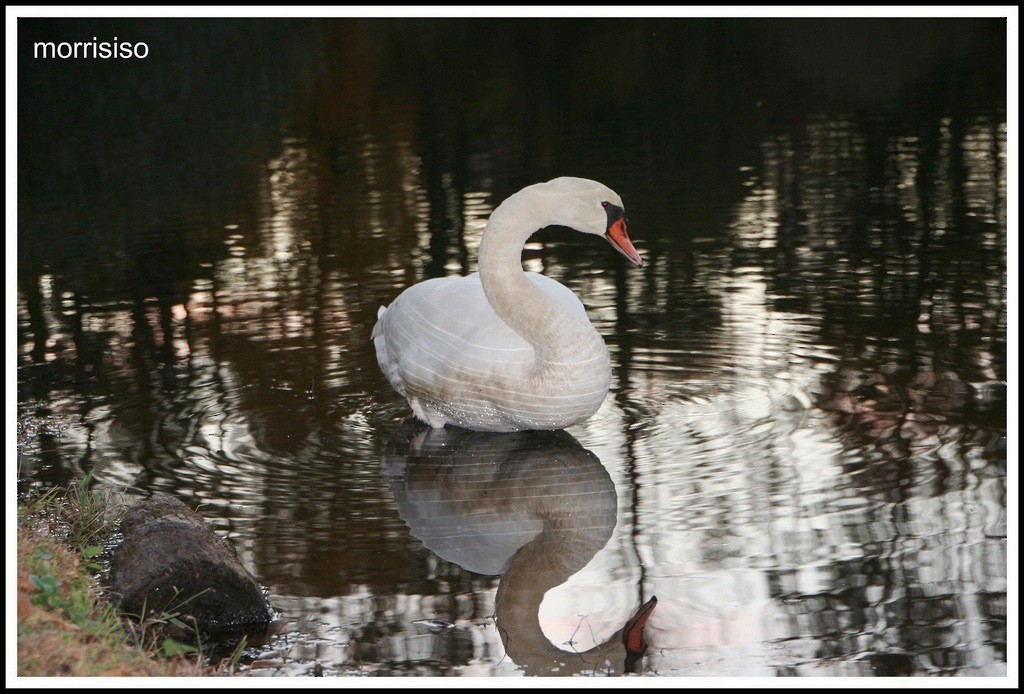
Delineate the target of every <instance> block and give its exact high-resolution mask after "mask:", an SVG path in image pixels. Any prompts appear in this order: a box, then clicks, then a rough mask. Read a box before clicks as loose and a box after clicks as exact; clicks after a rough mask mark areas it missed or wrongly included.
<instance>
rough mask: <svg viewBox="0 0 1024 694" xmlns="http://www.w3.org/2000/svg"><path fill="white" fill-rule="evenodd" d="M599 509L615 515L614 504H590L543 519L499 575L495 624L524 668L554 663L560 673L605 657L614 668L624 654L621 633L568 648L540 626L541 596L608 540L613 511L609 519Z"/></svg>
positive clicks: (596, 663) (580, 668)
mask: <svg viewBox="0 0 1024 694" xmlns="http://www.w3.org/2000/svg"><path fill="white" fill-rule="evenodd" d="M580 511H582V509H580ZM602 511H606V512H607V511H610V513H612V514H614V510H613V509H610V510H605V509H591V510H590V512H588V513H575V514H573V515H569V516H565V517H562V518H548V519H545V523H544V530H543V531H541V533H540V534H539V535H537V537H536V538H534V539H533V540H532V541H531V542H529V543H528V544H527V545H525V546H524V547H522V548H521V549H520V550H519V551H518V552H516V554H515V556H513V557H512V560H511V561H510V562H509V566H508V569H507V570H506V572H505V573H504V574H503V575H502V577H501V582H500V583H499V585H498V592H497V595H496V596H495V618H496V620H497V625H498V629H499V632H500V634H501V638H502V641H503V642H504V644H505V648H506V650H507V651H508V653H509V656H510V657H511V658H512V661H513V662H515V663H516V664H517V665H519V666H521V667H523V668H526V669H527V671H531V670H536V671H537V672H538V673H550V671H551V669H552V667H553V666H555V665H556V664H558V665H559V672H558V674H560V675H564V674H569V673H571V672H583V671H587V670H592V669H595V668H598V667H602V666H603V665H604V662H605V660H606V659H608V660H609V661H610V662H611V664H612V666H613V667H617V666H620V665H621V663H622V662H623V660H624V658H625V650H624V649H623V646H622V643H621V641H620V639H619V633H616V634H614V635H613V636H612V637H611V638H610V639H609V640H608V641H607V642H606V643H604V644H601V645H598V646H595V647H594V648H592V649H590V650H588V651H583V652H579V653H572V652H567V651H564V650H562V649H560V648H557V647H556V646H555V645H554V644H552V643H551V641H549V640H548V637H547V636H545V635H544V631H543V629H542V628H541V625H540V607H541V603H542V602H543V601H544V595H545V594H546V593H547V592H548V591H549V590H551V589H552V588H556V587H558V586H560V585H562V584H563V583H565V582H566V581H567V580H568V579H569V578H570V577H571V576H572V575H573V574H575V573H576V572H577V571H579V570H580V569H582V568H583V567H584V566H585V565H586V564H587V563H588V562H589V561H590V560H591V558H593V556H594V555H595V554H597V552H598V551H600V550H601V548H602V547H604V545H605V544H607V542H608V539H609V537H610V535H611V529H612V528H613V527H614V516H612V520H611V523H608V519H606V518H602V517H601V516H602V515H603V513H602ZM582 628H584V629H585V628H586V627H585V626H583V627H582Z"/></svg>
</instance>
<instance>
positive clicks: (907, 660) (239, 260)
mask: <svg viewBox="0 0 1024 694" xmlns="http://www.w3.org/2000/svg"><path fill="white" fill-rule="evenodd" d="M19 31H20V42H21V43H20V45H19V50H20V51H21V53H20V56H21V60H20V63H19V91H18V95H19V124H18V130H19V140H18V142H19V161H18V174H19V179H18V183H19V199H18V206H19V210H18V215H19V228H18V362H17V365H18V413H19V440H18V446H19V458H18V464H19V486H20V487H21V489H22V490H23V491H27V490H28V489H31V488H41V487H46V486H49V485H53V484H58V483H66V482H68V481H70V480H73V479H76V478H80V477H81V476H82V475H84V474H86V473H87V472H90V471H94V472H95V479H96V482H95V484H96V485H98V486H99V487H101V488H105V489H111V490H121V491H123V493H124V494H125V495H126V497H128V498H129V500H130V499H132V498H137V497H138V496H140V495H144V494H146V493H148V492H151V491H154V490H162V491H167V492H170V493H173V494H175V495H177V496H178V497H180V498H181V499H183V500H184V501H186V502H187V503H189V504H192V505H194V506H195V505H200V509H201V511H202V512H203V513H204V514H205V515H206V516H207V517H209V518H210V519H211V520H213V521H214V522H215V523H216V525H217V527H218V528H219V530H220V531H222V532H223V533H225V534H226V535H227V536H228V537H229V538H230V540H231V542H232V543H233V544H234V545H235V546H236V547H237V549H238V552H239V554H240V556H241V557H242V559H243V561H244V562H245V563H246V565H247V566H249V567H250V568H251V569H252V570H253V571H254V572H255V574H256V575H257V576H258V577H259V578H260V580H261V581H262V582H263V583H264V585H266V586H267V588H268V589H269V592H270V597H271V600H272V603H273V604H274V605H275V606H276V607H277V608H278V609H279V610H280V612H281V617H282V630H283V633H282V634H280V635H278V636H277V637H275V638H274V639H273V640H272V641H271V643H269V644H268V645H267V646H264V647H260V648H258V649H254V650H253V652H252V653H251V655H253V656H254V657H258V658H261V659H262V661H261V664H263V665H267V666H269V667H266V668H262V669H259V670H257V672H259V673H261V674H308V673H310V672H312V671H313V668H314V665H315V664H316V663H320V664H321V665H322V666H323V668H324V672H325V673H326V674H328V675H331V674H338V673H364V674H387V675H396V674H435V675H436V674H461V675H520V674H531V675H532V674H577V673H584V674H593V673H598V674H601V673H621V672H622V671H623V668H624V663H625V661H624V657H625V654H624V652H623V647H622V644H621V641H620V637H619V630H621V628H622V627H623V625H624V624H625V622H626V620H627V619H628V618H629V617H630V615H631V614H632V613H633V612H634V611H635V610H636V609H637V607H638V606H639V605H640V604H641V603H642V602H643V601H645V600H646V599H647V598H649V597H650V596H652V595H656V596H657V597H658V606H657V607H656V609H655V611H654V613H653V614H652V616H651V619H650V621H649V623H648V627H647V631H646V635H647V639H648V641H649V643H650V650H649V651H648V653H647V656H646V658H645V659H644V660H643V662H642V663H641V664H640V671H642V672H645V673H648V674H655V673H657V674H663V675H893V674H918V675H953V674H968V675H1000V674H1005V672H1006V583H1007V580H1006V576H1007V566H1006V562H1007V560H1006V547H1007V540H1006V378H1007V375H1006V372H1007V364H1006V229H1007V225H1006V118H1005V87H1004V85H1005V56H1006V46H1005V38H1004V31H1005V23H1004V22H1001V21H994V20H993V21H988V20H986V21H924V20H910V21H878V20H876V21H821V20H818V21H787V22H779V21H759V22H753V21H703V20H679V21H639V20H616V21H596V22H554V21H518V22H488V23H472V22H454V21H451V22H442V21H405V22H356V21H333V22H283V21H279V22H168V21H162V22H114V21H111V20H96V21H82V22H49V23H40V22H29V21H24V20H23V21H21V22H20V23H19ZM111 35H117V36H120V37H122V38H128V37H130V38H131V39H132V40H136V41H138V40H145V41H147V42H148V44H149V47H150V57H149V58H148V59H147V60H145V61H141V62H139V61H136V62H133V63H127V62H117V61H107V62H102V61H100V62H96V61H92V62H90V61H78V62H72V61H65V62H61V61H32V60H30V59H26V56H27V55H29V54H30V51H31V47H30V46H31V42H32V41H35V40H58V41H60V40H67V41H73V40H83V39H84V40H88V39H89V38H91V37H92V36H99V37H100V39H101V40H102V39H103V37H106V36H111ZM558 175H579V176H586V177H589V178H595V179H598V180H600V181H602V182H604V183H606V184H608V185H609V186H611V187H612V188H614V189H615V190H616V191H617V192H619V193H620V194H621V196H622V198H623V200H624V201H625V204H626V209H627V211H628V214H629V217H630V222H631V231H632V234H633V236H634V238H635V239H636V240H637V244H638V246H639V248H640V250H641V252H642V253H643V254H644V256H645V258H646V260H647V264H646V265H645V266H644V268H643V269H642V270H635V269H631V268H627V267H626V264H625V262H624V261H623V259H622V258H621V257H620V256H618V255H617V254H614V253H612V252H611V251H610V250H609V249H608V248H607V247H606V246H605V245H602V244H597V243H592V242H591V239H589V238H586V237H583V236H581V235H579V234H574V233H572V232H570V231H567V230H564V229H553V230H548V231H546V232H545V233H543V234H540V235H538V236H537V237H535V238H534V239H533V240H532V241H531V243H530V244H529V246H528V248H527V251H526V253H525V256H524V257H525V264H526V267H527V269H529V270H535V271H541V272H544V273H545V274H547V275H549V276H551V277H554V278H556V279H558V280H559V281H561V282H563V283H564V284H566V285H568V286H569V287H570V288H572V289H573V290H574V291H575V292H576V293H577V294H578V295H579V296H580V297H581V299H582V300H583V302H584V303H585V304H586V306H587V308H588V311H589V313H590V316H591V319H592V320H593V322H594V323H595V325H596V326H597V327H598V329H599V330H600V332H601V333H602V334H603V335H604V336H605V339H606V341H607V343H608V346H609V349H610V351H611V354H612V363H613V383H612V392H611V394H610V395H609V397H608V399H607V401H606V402H605V404H604V407H603V408H602V409H601V410H600V412H598V414H597V415H596V416H595V417H594V418H593V419H592V420H590V421H588V422H586V423H585V424H583V425H580V426H576V427H573V428H572V429H570V430H569V431H568V432H566V433H559V434H550V433H548V434H528V433H526V434H516V435H503V436H493V435H492V436H488V435H481V434H469V433H467V432H460V431H453V430H445V431H443V432H430V431H428V430H424V429H423V428H422V427H418V426H416V425H415V424H413V423H409V422H406V423H404V424H403V420H404V419H405V418H406V417H407V416H408V414H409V412H408V410H407V406H406V404H405V403H404V401H403V400H402V399H401V398H400V397H399V396H397V395H396V394H395V393H394V392H392V391H391V390H390V388H389V387H388V385H387V383H386V381H385V380H384V378H383V377H382V375H381V374H380V373H379V370H378V368H377V365H376V361H375V357H374V354H373V351H372V349H371V345H370V341H369V335H370V330H371V328H372V326H373V323H374V321H375V318H376V311H377V308H378V306H380V305H381V304H385V303H388V302H390V301H391V299H393V298H394V297H395V296H396V295H397V294H398V293H399V291H400V290H401V289H402V288H404V287H406V286H408V285H410V284H412V283H414V282H417V281H419V280H422V279H424V278H427V277H433V276H439V275H446V274H460V273H466V272H470V271H473V270H475V261H476V249H477V246H478V244H479V241H480V234H481V231H482V229H483V226H484V224H485V222H486V219H487V217H488V214H489V212H490V211H491V210H492V209H493V208H494V207H495V206H496V205H497V204H498V203H499V202H500V201H501V200H502V199H504V198H505V197H506V196H507V195H509V194H511V193H513V192H515V191H516V190H518V189H519V188H520V187H522V186H523V185H526V184H529V183H533V182H536V181H541V180H547V179H549V178H552V177H554V176H558ZM425 620H436V621H437V622H439V623H438V624H435V623H432V622H429V621H425ZM442 622H443V623H449V624H451V625H452V626H447V624H440V623H442ZM496 622H497V624H496Z"/></svg>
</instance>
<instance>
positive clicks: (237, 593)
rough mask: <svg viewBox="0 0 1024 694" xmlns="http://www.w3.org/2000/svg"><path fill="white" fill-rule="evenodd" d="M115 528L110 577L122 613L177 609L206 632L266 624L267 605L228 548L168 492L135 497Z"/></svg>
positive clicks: (268, 616) (255, 628) (248, 629)
mask: <svg viewBox="0 0 1024 694" xmlns="http://www.w3.org/2000/svg"><path fill="white" fill-rule="evenodd" d="M121 531H122V533H123V534H124V541H123V542H122V543H121V544H120V546H119V547H118V548H117V549H116V550H115V552H114V556H113V559H112V561H111V566H110V582H111V589H112V592H113V593H114V595H115V596H116V597H118V598H119V599H120V605H121V610H122V611H123V612H125V613H127V614H131V615H139V616H141V615H142V613H143V611H146V612H147V613H148V614H151V613H153V612H157V613H160V612H163V611H167V612H176V613H177V614H178V615H179V617H178V618H179V619H181V620H182V621H183V622H185V623H187V624H195V625H196V627H197V628H198V629H199V631H201V632H202V633H204V634H208V635H218V634H234V633H240V632H244V633H253V632H258V631H263V630H265V629H266V628H267V626H268V625H269V624H270V621H271V619H272V617H273V613H272V611H271V609H270V605H269V603H268V602H267V599H266V598H265V597H264V596H263V591H262V589H261V588H260V586H259V584H258V583H257V582H256V579H255V578H254V577H253V575H252V574H250V573H249V572H248V571H246V569H245V567H243V566H242V564H241V562H240V561H239V560H238V556H237V555H236V553H235V550H234V548H233V547H232V546H231V545H230V544H228V543H227V541H225V540H224V539H223V538H221V537H220V536H218V535H217V533H215V532H214V530H213V528H212V527H211V526H210V525H209V524H208V523H207V522H206V521H205V520H203V518H202V517H201V516H199V515H198V514H196V513H195V512H194V511H192V510H191V509H190V508H188V506H186V505H185V504H183V503H181V502H180V501H178V500H177V499H175V498H174V497H172V496H169V495H167V494H160V493H157V494H154V495H153V496H152V497H150V498H149V499H146V500H145V501H143V502H141V503H139V504H137V505H136V506H135V507H134V508H132V509H131V510H130V511H129V512H128V513H127V515H125V517H124V519H123V520H122V521H121Z"/></svg>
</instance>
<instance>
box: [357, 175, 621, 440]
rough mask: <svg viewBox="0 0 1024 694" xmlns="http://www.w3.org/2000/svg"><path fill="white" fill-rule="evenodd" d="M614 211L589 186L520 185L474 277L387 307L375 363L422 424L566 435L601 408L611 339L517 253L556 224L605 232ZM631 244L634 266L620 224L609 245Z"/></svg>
mask: <svg viewBox="0 0 1024 694" xmlns="http://www.w3.org/2000/svg"><path fill="white" fill-rule="evenodd" d="M609 204H611V205H612V208H613V209H617V210H619V211H620V212H621V201H620V200H619V197H618V196H617V195H616V194H615V193H614V192H612V191H611V190H610V189H608V188H606V187H605V186H603V185H601V184H600V183H597V182H596V181H588V180H586V179H575V178H559V179H555V180H553V181H549V182H547V183H540V184H537V185H533V186H529V187H527V188H524V189H523V190H521V191H519V192H518V193H516V194H515V195H513V196H511V197H510V198H508V199H507V200H506V201H505V202H503V203H502V204H501V205H499V206H498V208H497V209H496V210H495V211H494V213H493V214H492V215H491V218H490V220H489V221H488V223H487V227H486V228H485V229H484V232H483V239H482V241H481V244H480V256H479V267H480V272H479V273H478V274H473V275H470V276H468V277H446V278H437V279H431V280H427V281H425V282H420V283H419V284H417V285H414V286H412V287H410V288H409V289H406V290H405V291H404V292H402V294H400V295H399V296H398V298H397V299H395V301H394V302H393V303H392V304H391V305H390V306H388V307H386V308H385V307H381V309H380V312H379V313H378V318H377V324H376V326H374V329H373V342H374V346H375V347H376V350H377V361H378V362H379V363H380V367H381V370H382V371H383V372H384V375H385V376H386V377H387V379H388V381H390V383H391V385H392V386H393V387H394V389H395V390H396V391H398V392H399V393H400V394H401V395H403V396H405V397H406V398H407V399H408V401H409V405H410V406H411V407H412V410H413V413H414V414H415V415H416V417H417V418H419V419H420V420H422V421H424V422H426V423H427V424H430V425H431V426H433V427H443V426H444V425H445V424H454V425H456V426H460V427H464V428H466V429H474V430H477V431H520V430H523V429H563V428H565V427H567V426H570V425H572V424H575V423H577V422H581V421H584V420H586V419H588V418H589V417H590V416H591V415H593V414H594V412H596V411H597V409H598V408H599V407H600V406H601V403H602V402H603V401H604V398H605V395H607V393H608V386H609V383H610V380H611V368H610V364H609V359H608V350H607V348H606V347H605V344H604V340H602V339H601V336H600V334H599V333H598V332H597V330H596V329H595V328H594V326H593V325H591V323H590V320H589V319H588V318H587V314H586V310H585V309H584V307H583V304H582V303H580V300H579V299H578V298H576V295H575V294H573V293H572V291H571V290H570V289H568V288H567V287H565V286H563V285H561V284H559V283H558V282H556V281H555V280H553V279H550V278H548V277H545V276H543V275H538V274H536V273H524V272H523V269H522V261H521V255H522V249H523V245H524V244H525V243H526V240H527V239H528V238H529V237H530V235H531V234H533V232H535V231H537V230H538V229H541V228H543V227H545V226H550V225H552V224H563V225H566V226H572V227H573V228H576V229H578V230H580V231H584V232H587V233H594V234H601V235H604V234H605V233H606V231H607V230H608V229H610V228H611V222H610V221H609V220H611V218H612V217H611V215H610V214H609V215H608V216H607V217H605V211H606V210H607V208H608V206H609ZM602 205H603V206H604V207H603V208H602ZM619 234H621V236H620V235H619ZM623 237H624V238H625V239H626V240H625V242H624V243H625V244H626V245H627V246H628V250H626V249H624V248H623V247H622V246H621V245H619V248H620V249H621V250H622V251H623V253H626V254H627V255H629V256H630V257H631V258H632V259H634V262H638V261H639V256H638V255H636V251H635V249H633V247H632V244H630V243H629V241H628V236H625V219H624V217H623V218H622V229H621V231H620V232H617V234H616V235H615V236H614V238H613V243H616V244H621V243H622V242H621V241H620V240H619V239H621V238H623ZM630 252H631V253H630Z"/></svg>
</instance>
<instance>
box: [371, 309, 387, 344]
mask: <svg viewBox="0 0 1024 694" xmlns="http://www.w3.org/2000/svg"><path fill="white" fill-rule="evenodd" d="M387 310H388V307H387V306H381V307H380V308H379V309H377V323H376V324H375V325H374V326H373V331H372V332H371V333H370V339H371V340H376V339H377V336H378V335H380V331H381V327H380V319H381V318H383V317H384V313H385V312H386V311H387Z"/></svg>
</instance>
